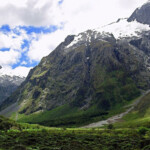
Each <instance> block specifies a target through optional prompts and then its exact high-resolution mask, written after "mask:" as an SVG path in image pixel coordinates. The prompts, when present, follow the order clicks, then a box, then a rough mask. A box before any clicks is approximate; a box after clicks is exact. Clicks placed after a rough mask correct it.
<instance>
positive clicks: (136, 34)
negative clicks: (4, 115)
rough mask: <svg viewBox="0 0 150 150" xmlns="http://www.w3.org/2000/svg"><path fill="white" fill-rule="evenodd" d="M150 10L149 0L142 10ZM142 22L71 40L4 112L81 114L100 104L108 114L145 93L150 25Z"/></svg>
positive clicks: (44, 63)
mask: <svg viewBox="0 0 150 150" xmlns="http://www.w3.org/2000/svg"><path fill="white" fill-rule="evenodd" d="M147 7H149V1H148V3H146V4H144V5H143V6H142V7H141V8H138V11H139V12H142V11H141V9H143V8H145V9H146V10H147ZM143 12H144V10H143ZM141 14H142V15H144V16H142V17H141V18H144V17H146V16H145V13H141ZM146 15H147V17H148V16H149V13H148V14H147V13H146ZM132 16H134V13H133V14H132V15H131V17H129V18H132ZM138 18H139V17H138V16H135V17H134V19H133V20H131V19H119V20H118V21H116V22H114V23H111V24H109V25H106V26H103V27H100V28H97V29H90V30H87V31H85V32H82V33H80V34H78V35H69V36H67V37H66V39H65V40H64V41H63V42H62V43H60V44H59V45H58V47H57V48H56V49H55V50H54V51H53V52H52V53H50V54H49V55H48V56H47V57H44V58H43V59H42V60H41V62H40V63H39V65H38V66H36V67H35V68H33V69H32V70H31V71H30V73H29V74H28V76H27V78H26V80H25V82H24V83H23V84H22V85H21V86H20V87H19V88H18V89H17V90H16V91H15V92H14V93H13V95H11V96H10V97H9V98H8V99H7V102H4V103H3V104H2V105H1V106H0V109H1V110H3V109H4V108H6V107H8V106H10V105H11V104H15V106H16V108H17V109H15V110H16V111H18V113H20V114H27V115H28V114H33V113H37V112H39V113H40V112H43V111H51V110H52V109H55V108H57V107H59V106H63V107H62V108H64V107H66V106H67V110H68V109H72V108H79V109H78V111H80V110H88V109H89V108H92V106H96V108H95V109H97V111H100V112H103V111H109V110H110V109H111V107H112V106H114V105H116V104H119V103H122V102H124V101H126V100H131V99H134V98H135V97H136V96H138V95H139V89H142V90H146V89H149V88H150V27H149V25H150V24H149V22H142V21H139V20H138ZM149 21H150V18H149ZM59 110H61V108H60V109H59ZM61 111H62V112H63V110H61ZM60 114H62V113H60ZM90 115H91V114H90ZM92 115H95V114H92ZM49 117H51V116H49ZM59 117H61V116H59ZM59 119H60V118H59ZM53 122H54V120H51V118H49V122H46V123H47V124H50V123H53ZM44 123H45V122H44Z"/></svg>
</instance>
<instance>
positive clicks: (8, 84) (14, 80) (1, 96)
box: [0, 66, 25, 104]
mask: <svg viewBox="0 0 150 150" xmlns="http://www.w3.org/2000/svg"><path fill="white" fill-rule="evenodd" d="M0 69H1V70H0V104H1V103H2V102H3V101H4V100H5V99H6V98H7V97H9V96H10V95H11V94H12V93H13V92H14V91H15V90H16V89H17V87H18V86H19V85H20V84H21V83H22V82H23V81H24V80H25V77H20V76H15V75H9V74H7V73H6V72H4V71H3V68H2V67H1V66H0Z"/></svg>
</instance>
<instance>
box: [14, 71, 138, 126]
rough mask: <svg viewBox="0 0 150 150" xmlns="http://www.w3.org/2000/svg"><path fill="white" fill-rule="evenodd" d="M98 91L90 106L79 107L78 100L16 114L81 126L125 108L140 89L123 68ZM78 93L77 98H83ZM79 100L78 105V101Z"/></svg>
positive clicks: (54, 123) (27, 118)
mask: <svg viewBox="0 0 150 150" xmlns="http://www.w3.org/2000/svg"><path fill="white" fill-rule="evenodd" d="M94 86H95V87H94V88H95V89H96V93H95V95H94V96H93V100H92V101H91V103H90V107H89V108H88V109H80V107H78V106H79V105H80V102H79V101H75V102H74V104H72V102H71V103H70V104H65V105H62V106H59V107H56V108H55V109H52V110H50V111H44V112H39V113H35V114H30V115H25V114H20V113H14V114H13V115H12V118H13V119H15V118H16V115H17V116H18V120H17V121H18V122H25V123H34V124H41V125H46V126H55V127H56V126H57V127H59V126H61V127H62V126H66V127H79V126H82V125H85V124H88V123H91V122H96V121H99V120H103V119H106V118H108V117H110V116H113V115H115V114H118V113H121V112H123V111H125V108H124V106H125V105H128V104H129V103H130V102H131V100H133V99H135V98H136V97H138V96H139V95H140V91H139V90H138V89H137V87H136V86H135V83H134V82H133V80H132V79H131V78H129V77H128V74H126V73H124V72H123V71H114V72H111V73H109V74H108V76H106V78H105V79H104V81H103V82H102V83H99V84H98V83H97V84H95V85H94ZM82 95H83V94H82V92H80V94H79V93H78V98H79V99H80V98H81V97H82ZM75 103H76V104H75Z"/></svg>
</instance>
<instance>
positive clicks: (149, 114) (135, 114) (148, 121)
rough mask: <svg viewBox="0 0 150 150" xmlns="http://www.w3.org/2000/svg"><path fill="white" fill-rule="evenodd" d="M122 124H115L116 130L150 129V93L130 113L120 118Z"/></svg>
mask: <svg viewBox="0 0 150 150" xmlns="http://www.w3.org/2000/svg"><path fill="white" fill-rule="evenodd" d="M122 121H123V122H120V123H116V124H115V126H116V127H117V128H118V127H119V128H127V127H128V128H134V127H140V126H144V127H147V128H149V127H150V93H148V94H147V95H146V96H144V97H143V98H142V100H141V101H140V102H139V104H138V105H137V106H136V107H135V108H134V110H133V111H132V112H130V113H129V114H127V115H126V116H124V117H123V118H122Z"/></svg>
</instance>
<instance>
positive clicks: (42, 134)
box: [0, 127, 150, 150]
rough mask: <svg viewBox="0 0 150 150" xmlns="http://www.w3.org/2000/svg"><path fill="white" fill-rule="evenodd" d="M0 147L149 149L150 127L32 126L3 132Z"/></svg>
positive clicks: (16, 149)
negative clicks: (88, 127)
mask: <svg viewBox="0 0 150 150" xmlns="http://www.w3.org/2000/svg"><path fill="white" fill-rule="evenodd" d="M0 148H1V150H6V149H9V150H54V149H58V150H87V149H90V150H114V149H116V150H148V149H149V148H150V129H144V128H139V129H132V130H131V129H123V130H122V129H105V130H102V129H66V128H43V129H38V128H36V129H35V128H34V129H32V127H30V128H29V129H21V130H17V129H10V130H7V131H0Z"/></svg>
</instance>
